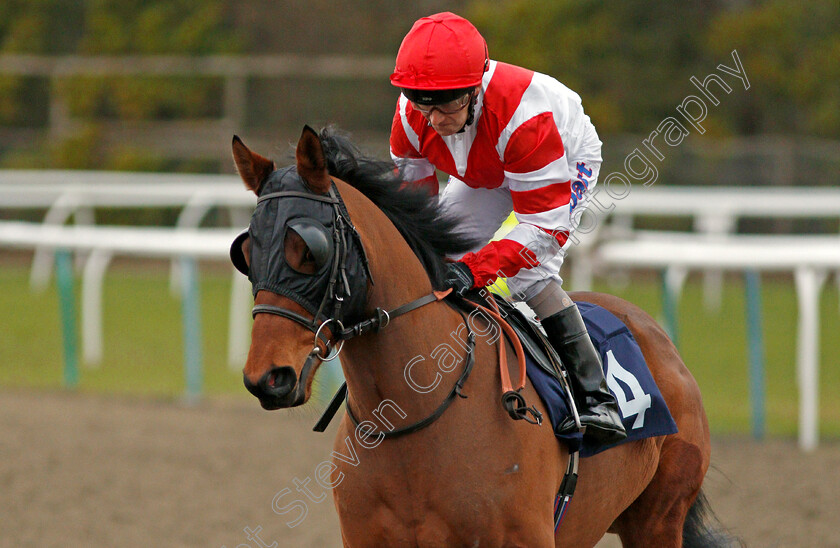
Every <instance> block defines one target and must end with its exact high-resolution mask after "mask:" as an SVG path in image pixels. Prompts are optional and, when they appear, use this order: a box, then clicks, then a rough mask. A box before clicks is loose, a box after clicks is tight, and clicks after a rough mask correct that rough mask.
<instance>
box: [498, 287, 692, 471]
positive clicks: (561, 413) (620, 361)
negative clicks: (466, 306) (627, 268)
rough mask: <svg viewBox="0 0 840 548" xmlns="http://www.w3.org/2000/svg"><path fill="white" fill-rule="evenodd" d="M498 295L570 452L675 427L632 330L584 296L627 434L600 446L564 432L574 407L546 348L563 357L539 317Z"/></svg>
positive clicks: (592, 450) (584, 310) (590, 451)
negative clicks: (531, 317) (540, 325)
mask: <svg viewBox="0 0 840 548" xmlns="http://www.w3.org/2000/svg"><path fill="white" fill-rule="evenodd" d="M496 301H497V302H498V304H499V307H500V308H501V310H502V315H503V316H504V317H505V320H507V322H508V323H509V324H510V325H511V326H512V327H513V328H514V330H515V331H516V332H517V333H518V334H519V338H520V340H521V341H522V347H523V348H524V349H525V354H526V357H525V360H526V366H527V370H528V379H529V380H530V381H531V383H532V384H533V385H534V388H535V389H536V391H537V394H539V396H540V399H542V401H543V403H544V404H545V406H546V409H547V412H548V416H549V420H550V422H551V426H552V428H553V429H554V434H555V436H557V439H559V440H560V441H562V442H563V443H566V444H567V445H568V447H569V451H570V452H573V451H576V450H580V456H581V457H590V456H592V455H595V454H596V453H600V452H601V451H604V450H606V449H609V448H610V447H615V446H616V445H621V444H622V443H627V442H630V441H637V440H640V439H644V438H652V437H655V436H665V435H668V434H674V433H676V431H677V425H676V423H674V419H673V417H671V412H670V411H669V410H668V406H667V404H666V403H665V399H664V398H663V397H662V394H661V392H660V391H659V388H658V387H657V386H656V382H654V380H653V376H652V375H651V374H650V370H649V369H648V367H647V364H646V363H645V358H644V356H642V351H641V350H640V349H639V345H638V344H637V343H636V339H634V338H633V335H632V333H630V330H629V329H628V328H627V326H626V325H624V323H622V322H621V320H619V319H618V318H617V317H616V316H614V315H613V314H612V313H611V312H609V311H608V310H606V309H604V308H602V307H600V306H598V305H595V304H592V303H587V302H581V301H578V303H577V306H578V308H579V309H580V313H581V315H582V316H583V321H584V323H585V324H586V329H587V330H588V331H589V337H590V338H591V339H592V342H593V343H594V345H595V348H596V349H597V350H598V352H599V354H600V355H601V361H602V362H603V366H604V376H605V377H606V379H607V386H608V387H609V389H610V392H612V393H613V395H615V398H616V401H617V402H618V408H619V411H620V413H621V418H622V422H623V424H624V428H625V430H627V438H626V439H624V440H622V441H621V442H619V443H617V444H614V445H607V446H598V445H595V444H590V443H589V441H588V440H587V439H583V440H582V439H581V438H582V435H581V434H580V432H560V431H559V430H560V428H559V427H560V424H562V423H563V420H564V419H565V418H566V417H567V416H568V415H569V413H571V410H570V407H569V401H568V398H567V396H566V391H565V388H564V386H563V384H562V383H561V381H560V380H559V379H558V378H557V377H556V375H555V373H554V372H553V367H554V366H553V365H552V362H551V361H550V360H549V357H548V356H547V353H548V352H550V353H552V358H553V359H554V360H556V363H559V358H558V357H557V355H556V354H555V353H554V350H553V349H551V347H550V345H549V344H548V342H547V341H546V340H545V335H543V334H542V331H539V328H538V327H537V326H536V324H535V323H533V322H532V321H530V320H528V319H527V318H526V317H525V316H524V315H523V314H522V313H521V312H520V311H519V310H518V309H516V308H515V307H513V306H512V305H511V304H509V303H508V302H506V301H503V300H502V299H498V298H497V299H496Z"/></svg>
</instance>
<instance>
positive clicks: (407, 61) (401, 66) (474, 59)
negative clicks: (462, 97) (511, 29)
mask: <svg viewBox="0 0 840 548" xmlns="http://www.w3.org/2000/svg"><path fill="white" fill-rule="evenodd" d="M489 64H490V58H489V56H488V52H487V42H485V41H484V38H483V37H482V36H481V34H480V33H479V32H478V29H476V28H475V27H474V26H473V24H472V23H470V22H469V21H467V20H466V19H464V18H463V17H460V16H458V15H455V14H454V13H450V12H444V13H436V14H434V15H430V16H429V17H423V18H422V19H418V20H417V22H415V23H414V26H412V27H411V30H410V31H408V34H406V35H405V38H403V41H402V44H401V45H400V50H399V52H397V62H396V66H395V67H394V73H393V74H391V83H392V84H393V85H395V86H397V87H399V88H403V89H424V90H441V91H442V90H455V89H463V88H472V87H476V86H478V85H480V84H481V78H482V76H483V75H484V72H486V71H487V69H488V67H489Z"/></svg>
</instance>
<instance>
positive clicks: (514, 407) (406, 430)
mask: <svg viewBox="0 0 840 548" xmlns="http://www.w3.org/2000/svg"><path fill="white" fill-rule="evenodd" d="M285 196H295V197H298V198H308V199H312V200H317V201H320V202H326V203H329V204H331V205H332V206H333V220H334V230H333V240H334V244H335V246H334V249H335V250H336V252H335V254H334V256H333V258H332V265H331V275H330V281H329V284H328V289H327V291H326V292H325V294H324V298H323V299H322V301H321V305H320V307H319V310H318V313H317V314H316V315H315V316H314V317H313V318H311V319H310V318H307V317H305V316H303V315H302V314H299V313H297V312H294V311H292V310H289V309H287V308H282V307H279V306H275V305H270V304H257V305H254V307H253V309H252V310H251V315H252V316H253V317H256V316H257V315H258V314H272V315H275V316H280V317H283V318H286V319H289V320H292V321H293V322H295V323H297V324H299V325H301V326H303V327H305V328H306V329H308V330H310V331H312V332H313V333H314V334H315V340H314V344H313V348H312V350H311V351H310V352H309V355H308V356H307V358H306V361H305V363H304V365H303V369H302V370H303V371H308V370H309V369H310V368H311V367H312V366H313V365H314V362H315V360H319V361H321V362H327V361H331V360H334V359H335V358H336V357H338V355H339V353H340V352H341V350H342V348H343V347H344V342H345V341H346V340H347V339H351V338H353V337H357V336H360V335H364V334H366V333H370V332H374V333H378V332H379V331H380V330H381V329H383V328H385V327H387V326H388V325H389V324H390V322H391V320H393V319H394V318H397V317H399V316H401V315H403V314H407V313H408V312H411V311H413V310H417V309H418V308H420V307H422V306H425V305H427V304H430V303H433V302H438V301H442V300H443V299H444V298H446V297H447V296H448V295H449V294H450V293H451V292H452V289H447V290H446V291H433V292H432V293H430V294H428V295H424V296H423V297H420V298H418V299H415V300H413V301H411V302H408V303H406V304H403V305H402V306H399V307H397V308H395V309H393V310H391V311H387V310H384V309H382V308H377V309H376V310H375V312H374V315H373V316H372V317H370V318H368V319H366V320H363V321H361V322H358V323H356V324H354V325H352V326H349V327H347V328H345V327H344V325H343V324H342V322H341V320H339V319H338V316H339V315H340V310H341V305H342V302H343V300H344V296H347V294H348V293H349V284H348V282H347V275H346V272H345V262H346V255H347V253H348V251H349V242H348V241H347V236H346V232H348V231H349V232H350V233H351V235H352V237H354V239H355V240H356V243H357V244H358V245H359V246H360V247H362V244H361V240H360V239H359V236H358V233H357V232H356V230H355V227H354V226H353V224H352V222H350V220H349V218H346V214H343V212H342V210H341V206H342V205H343V204H342V202H341V198H340V197H339V195H338V193H337V191H336V190H335V187H334V186H331V188H330V191H329V196H319V195H316V194H309V193H305V192H296V191H286V192H276V193H272V194H269V195H266V196H263V197H261V198H260V199H261V200H266V199H274V198H279V197H285ZM362 255H363V256H364V249H363V247H362ZM365 268H366V273H367V275H368V277H369V279H370V280H372V276H371V274H370V269H369V268H368V265H367V261H366V260H365ZM342 289H345V291H346V292H345V293H343V296H342V295H340V294H339V293H341V290H342ZM460 300H461V301H463V303H467V304H468V305H469V306H472V307H475V308H477V309H479V310H480V311H481V312H483V313H486V314H487V316H489V317H488V318H487V319H488V320H490V319H492V320H494V321H495V322H496V323H497V324H498V325H499V326H500V327H501V329H502V330H503V331H504V333H505V335H506V336H507V338H509V340H510V341H511V343H512V344H513V346H514V349H515V351H516V355H517V361H518V365H519V379H518V383H517V387H516V388H515V389H514V388H513V387H512V385H511V380H510V374H509V372H508V366H507V352H506V351H505V348H504V339H505V337H501V336H500V337H499V369H500V372H501V378H502V392H503V394H502V402H501V403H502V406H503V407H504V409H505V410H506V411H507V412H508V414H509V415H510V416H511V418H513V419H514V420H520V419H524V420H525V421H527V422H530V423H532V424H537V425H539V424H541V423H542V414H541V413H540V412H539V411H538V410H537V409H536V407H534V406H531V407H528V406H527V405H526V403H525V399H524V397H523V396H522V394H521V390H522V388H523V387H524V386H525V382H526V370H525V355H524V351H523V349H522V345H521V343H520V342H519V338H518V337H517V336H516V334H515V332H514V331H513V328H511V327H510V325H508V323H507V322H506V321H505V320H504V318H502V316H501V314H500V313H499V309H498V306H497V305H496V303H495V301H494V300H493V298H492V297H489V298H488V299H487V300H488V302H490V303H491V306H493V307H494V308H495V311H493V310H490V309H489V308H486V307H484V306H482V305H479V304H477V303H474V302H472V301H469V300H467V299H463V298H462V299H460ZM329 301H332V302H329ZM328 304H329V305H331V308H332V315H331V316H326V319H325V320H323V321H322V322H321V323H318V319H317V318H318V316H320V315H321V313H322V312H323V311H324V309H325V307H326V305H328ZM458 312H459V313H460V314H461V317H462V318H463V321H464V324H465V326H466V328H467V351H466V356H465V358H464V364H465V365H464V369H463V371H462V373H461V376H460V377H459V378H458V380H457V381H456V382H455V384H454V385H453V387H452V389H451V390H450V392H449V394H448V395H447V396H446V398H445V399H444V400H443V402H442V403H441V404H440V405H439V406H438V407H437V409H435V411H433V412H432V414H431V415H429V416H428V417H426V418H424V419H421V420H419V421H417V422H416V423H414V424H411V425H408V426H405V427H402V428H398V429H393V430H390V431H387V432H383V431H378V432H377V431H374V430H372V429H368V430H365V431H364V435H365V436H366V437H380V436H384V437H385V438H395V437H399V436H403V435H406V434H410V433H413V432H416V431H418V430H421V429H423V428H425V427H427V426H429V425H430V424H432V423H433V422H435V421H436V420H437V419H438V418H439V417H440V416H441V415H443V413H444V411H446V409H447V408H448V407H449V405H450V404H451V403H452V402H453V401H454V399H455V396H456V395H457V396H459V397H461V398H466V397H467V396H465V395H463V394H462V393H461V389H462V388H463V385H464V383H465V382H466V380H467V377H469V375H470V372H471V371H472V368H473V365H474V363H475V355H474V350H475V333H474V332H473V331H472V329H470V325H469V322H468V321H467V318H466V317H465V315H464V313H463V312H462V311H461V310H458ZM331 324H334V327H333V328H330V333H331V337H327V336H326V334H325V333H324V330H325V329H326V328H329V326H330V325H331ZM333 339H334V340H337V341H339V344H338V345H337V346H336V347H333V345H332V340H333ZM319 343H322V344H323V349H324V353H322V347H321V345H320V344H319ZM342 400H346V401H347V414H348V416H349V417H350V420H351V421H352V422H353V424H354V426H358V425H359V420H358V419H357V418H356V416H355V415H354V414H353V412H352V410H351V409H350V403H349V394H348V390H347V383H346V382H345V383H342V385H341V387H340V388H339V389H338V391H337V392H336V394H335V395H334V396H333V398H332V400H331V401H330V403H329V405H328V406H327V408H326V410H325V411H324V414H323V415H322V416H321V418H320V420H319V421H318V423H317V424H316V425H315V427H314V428H313V430H315V431H316V432H323V431H324V430H325V429H326V428H327V426H328V425H329V423H330V421H331V420H332V418H333V417H334V416H335V414H336V412H337V411H338V408H339V407H340V406H341V402H342ZM529 414H530V415H531V416H532V417H533V418H531V417H528V415H529Z"/></svg>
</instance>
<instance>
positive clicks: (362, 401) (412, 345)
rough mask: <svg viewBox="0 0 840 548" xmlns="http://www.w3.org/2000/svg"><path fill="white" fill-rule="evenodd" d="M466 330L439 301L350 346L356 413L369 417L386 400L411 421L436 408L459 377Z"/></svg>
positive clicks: (346, 362) (348, 374)
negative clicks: (410, 417) (413, 417)
mask: <svg viewBox="0 0 840 548" xmlns="http://www.w3.org/2000/svg"><path fill="white" fill-rule="evenodd" d="M466 331H467V330H466V328H465V327H464V322H463V320H462V318H461V316H460V315H459V314H458V313H457V312H455V311H454V310H452V309H451V308H450V307H449V306H447V305H445V304H444V303H442V302H436V303H432V304H428V305H426V306H424V307H422V308H420V309H417V310H414V311H412V312H410V313H409V314H408V315H406V316H402V317H399V318H396V319H394V320H393V321H392V322H391V323H390V324H389V325H388V326H387V327H386V328H385V329H384V330H383V331H382V332H380V333H378V334H370V335H367V336H365V337H363V338H361V339H358V340H356V341H349V342H348V343H347V349H346V350H345V355H343V358H342V366H343V368H344V375H345V378H346V380H347V388H348V390H349V393H350V401H351V405H352V406H353V411H354V413H355V414H356V415H357V416H359V418H360V419H361V418H369V417H371V412H372V411H373V410H376V409H378V408H379V406H380V405H382V403H383V402H384V401H386V400H389V401H390V402H393V403H394V404H396V406H398V407H399V409H401V410H403V411H404V412H405V413H406V414H408V415H409V416H416V415H417V414H422V413H425V412H428V411H429V410H430V409H434V407H436V406H437V405H438V404H439V403H440V401H438V400H440V398H441V397H442V396H441V395H442V394H443V393H444V392H446V391H448V390H449V388H450V387H451V385H452V383H454V382H455V380H457V378H458V376H459V375H460V372H461V370H462V366H463V359H464V357H465V355H466V348H467V343H466V339H467V336H466Z"/></svg>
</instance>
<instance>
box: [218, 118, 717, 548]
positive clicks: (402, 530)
mask: <svg viewBox="0 0 840 548" xmlns="http://www.w3.org/2000/svg"><path fill="white" fill-rule="evenodd" d="M233 156H234V160H235V163H236V167H237V170H238V172H239V174H240V176H241V177H242V179H243V181H244V183H245V186H246V187H247V189H249V190H250V191H253V192H254V193H255V194H257V195H258V196H259V202H258V205H257V210H256V211H255V213H254V217H253V218H252V222H251V226H250V228H249V230H248V232H246V233H243V234H242V235H241V236H240V237H239V238H237V240H236V241H235V242H234V245H233V246H232V247H231V257H232V260H233V262H234V264H235V265H236V266H237V268H239V269H240V270H241V271H243V272H244V273H246V274H248V275H249V277H250V278H251V281H252V284H253V286H254V293H255V307H254V323H253V328H252V341H251V346H250V350H249V353H248V357H247V361H246V363H245V367H244V371H243V372H244V382H245V385H246V387H247V388H248V390H249V391H251V392H252V393H253V394H254V395H255V396H256V397H257V398H258V399H259V401H260V403H261V404H262V406H263V407H264V408H265V409H278V408H288V407H293V406H297V405H301V404H303V403H305V402H306V401H307V400H308V399H309V397H310V395H311V393H312V381H313V378H314V376H315V373H316V371H317V369H318V366H319V365H320V363H321V362H322V361H323V360H325V359H329V356H327V355H326V354H327V353H331V354H335V352H336V351H339V350H340V351H341V352H342V354H341V360H340V362H341V367H342V368H343V371H344V376H345V378H346V384H347V391H348V396H347V400H346V401H347V408H346V411H345V413H344V415H343V417H342V419H341V423H340V426H339V427H338V431H337V433H336V438H335V444H334V448H335V451H334V452H333V460H332V464H331V465H327V467H326V468H324V469H323V470H320V472H319V477H320V478H321V479H322V480H323V482H324V483H322V484H321V485H324V484H327V485H329V486H330V487H332V491H333V497H334V502H335V507H336V509H337V512H338V517H339V521H340V526H341V538H342V542H343V545H344V546H347V547H354V548H355V547H367V546H370V547H382V546H423V547H427V546H428V547H431V546H506V547H513V546H521V547H528V548H536V547H548V546H571V547H583V546H594V545H595V544H596V543H597V542H598V541H599V540H600V539H601V537H602V536H603V535H604V534H605V533H607V532H609V533H616V534H618V535H619V537H620V539H621V541H622V543H623V545H624V546H629V547H641V546H644V547H652V546H653V547H679V546H722V545H726V544H727V542H728V539H729V537H728V536H727V534H726V533H725V532H724V531H722V530H721V529H720V528H719V527H718V525H717V523H716V521H714V517H713V515H711V516H710V515H709V514H710V509H709V508H708V505H707V503H706V501H705V498H704V497H703V495H702V493H701V484H702V483H703V478H704V476H705V473H706V470H707V468H708V467H709V459H710V441H709V426H708V421H707V418H706V414H705V411H704V409H703V404H702V402H701V398H700V390H699V388H698V386H697V383H696V381H695V380H694V378H693V377H692V375H691V373H690V372H689V371H688V369H687V368H686V366H685V365H684V364H683V362H682V360H681V358H680V356H679V354H678V353H677V350H676V348H675V347H674V345H673V344H672V343H671V341H670V340H669V338H668V337H667V336H666V334H665V332H664V331H663V330H662V329H661V328H660V326H658V325H657V324H656V322H655V321H654V320H653V319H652V318H651V317H650V316H648V315H647V314H646V313H645V312H643V311H642V310H641V309H639V308H638V307H636V306H634V305H632V304H630V303H628V302H626V301H623V300H621V299H619V298H617V297H614V296H609V295H604V294H598V293H573V294H572V296H573V298H574V299H575V300H577V301H587V302H591V303H595V304H597V305H600V306H602V307H604V308H606V309H607V310H609V311H610V312H612V314H614V315H615V316H617V317H618V318H620V319H621V320H622V321H623V322H624V323H625V324H626V325H627V326H628V327H629V328H630V330H631V332H632V334H633V335H634V336H635V339H636V341H637V342H638V344H639V346H640V348H641V350H642V353H643V355H644V357H645V359H646V361H647V364H648V366H649V368H650V369H651V371H652V374H653V377H654V379H655V381H656V383H657V385H658V386H659V389H660V390H661V392H662V394H663V396H664V398H665V401H666V402H667V405H668V408H669V409H670V412H671V415H672V416H673V418H674V420H675V422H676V424H677V426H678V429H679V431H678V433H675V434H672V435H668V436H660V437H654V438H648V439H644V440H641V441H635V442H628V443H625V444H622V445H619V446H617V447H615V448H612V449H609V450H607V451H604V452H601V453H598V454H597V455H594V456H592V457H588V458H584V459H581V461H580V465H579V470H578V472H579V476H578V483H577V491H576V493H575V496H574V500H573V503H572V504H571V505H570V506H569V508H568V511H567V512H566V515H565V517H564V521H563V522H562V524H561V526H560V527H559V528H558V529H557V530H556V531H555V527H554V523H553V515H552V514H553V504H554V500H555V494H556V493H557V491H558V487H559V486H560V483H561V481H562V479H563V477H564V473H565V471H566V468H567V464H568V462H569V451H568V449H567V448H566V447H565V446H563V445H561V444H560V443H558V441H557V439H556V438H555V436H554V433H553V432H552V429H551V428H550V427H549V428H546V427H538V426H534V425H532V424H528V423H527V422H526V421H514V420H511V417H510V416H509V415H508V413H506V412H505V410H504V409H503V407H502V406H501V405H500V403H499V402H500V398H501V395H502V389H501V387H500V380H501V379H500V375H501V373H500V368H499V365H498V364H499V362H498V359H499V356H498V353H497V352H498V349H497V345H496V343H495V342H494V343H493V344H491V343H490V342H489V341H484V343H482V342H481V341H479V342H478V343H477V344H473V345H472V346H471V347H469V346H468V345H467V343H466V341H465V340H464V337H465V334H464V332H465V330H464V324H465V318H464V315H463V314H462V313H461V312H459V311H458V310H456V309H455V308H454V307H452V306H448V305H447V304H446V303H445V302H440V301H439V299H440V296H441V294H440V293H434V291H435V290H440V289H442V284H443V272H444V261H443V259H442V258H441V257H443V256H445V255H446V254H448V253H455V252H459V251H460V252H463V251H465V250H466V249H467V247H469V246H472V245H474V244H475V242H468V241H466V240H465V239H464V238H462V237H460V236H458V235H457V233H456V228H457V223H456V221H455V220H453V219H450V218H448V217H447V216H446V215H445V212H442V211H441V210H440V209H439V208H438V205H437V199H436V198H434V197H429V196H428V195H427V194H426V192H425V191H424V190H416V189H412V188H407V187H406V185H404V184H403V183H402V180H401V179H400V176H399V173H397V172H395V170H394V166H393V164H391V163H389V162H384V161H378V160H375V159H371V158H366V157H364V156H362V155H361V153H360V152H359V150H358V149H357V148H356V147H355V146H354V145H352V144H351V143H350V141H349V140H348V139H347V138H346V137H344V136H342V135H339V134H337V133H335V132H333V131H332V130H330V129H327V130H324V131H323V132H322V133H321V134H320V135H319V134H318V133H316V132H315V131H314V130H312V129H311V128H309V127H305V128H304V131H303V134H302V136H301V138H300V140H299V142H298V143H297V147H296V152H295V156H296V162H295V164H294V165H293V166H288V167H285V168H280V169H278V168H277V166H276V165H275V164H274V163H273V162H272V161H271V160H269V159H267V158H265V157H263V156H261V155H259V154H257V153H255V152H252V151H251V150H250V149H249V148H248V147H247V146H245V144H244V143H243V142H242V141H241V140H240V139H239V138H238V137H234V139H233ZM278 265H279V266H278ZM350 278H352V279H350ZM426 296H430V297H429V298H426ZM406 303H413V304H412V305H411V306H408V307H406V306H404V305H406ZM401 307H402V308H401ZM412 307H413V308H412ZM406 308H412V309H411V310H410V312H406ZM330 309H331V310H332V311H331V312H330ZM339 309H340V310H339ZM388 311H390V313H389V312H388ZM395 312H399V314H402V313H404V312H405V314H404V315H400V316H399V317H397V316H398V314H397V313H395ZM350 324H353V327H349V325H350ZM479 324H480V322H476V323H475V326H474V327H475V330H476V331H478V332H479V335H482V333H483V332H481V329H483V328H482V326H481V325H479ZM468 327H469V326H468ZM485 327H486V326H485ZM313 333H315V335H314V337H313ZM452 334H459V335H458V338H459V340H460V343H458V342H457V341H456V342H452V339H451V338H450V337H451V336H452ZM339 335H341V336H340V337H339ZM353 335H356V336H353ZM474 335H475V333H473V334H472V335H471V337H473V340H474ZM339 338H340V339H346V341H344V342H338V339H339ZM446 341H449V343H450V346H448V348H449V349H450V352H447V353H446V354H447V355H446V356H443V357H441V356H440V354H441V352H440V348H441V343H442V342H446ZM453 349H454V350H453ZM464 349H467V350H464ZM436 351H437V353H438V355H435V352H436ZM505 352H507V353H508V354H509V356H508V358H509V359H508V363H509V364H510V365H509V368H510V373H511V374H515V373H516V371H515V369H516V356H515V355H514V354H513V351H512V350H511V349H510V347H509V346H508V347H507V350H505ZM468 362H469V363H468ZM468 367H471V368H472V374H471V375H470V376H469V377H468V378H466V380H465V375H464V374H463V373H464V371H465V370H466V369H467V368H468ZM407 371H408V372H407ZM409 372H410V375H409ZM467 372H468V371H467ZM459 374H460V375H461V376H460V377H459ZM409 377H410V378H409ZM418 387H423V388H428V390H425V391H424V390H418ZM431 387H434V389H432V388H431ZM447 393H448V394H449V395H448V396H446V394H447ZM522 394H523V396H524V398H525V399H526V400H527V401H528V402H530V403H533V404H534V405H535V406H536V408H537V409H538V410H539V411H540V412H542V413H545V409H544V408H543V404H542V402H541V401H540V399H539V397H538V396H537V394H536V392H535V391H534V390H533V388H532V387H531V385H530V384H528V385H527V386H526V387H525V388H524V389H523V391H522ZM453 395H454V397H453ZM457 396H460V397H457ZM445 397H446V399H445ZM452 400H454V401H452ZM442 401H444V403H446V402H451V405H449V406H448V407H446V406H444V405H442V403H441V402H442ZM447 405H448V403H447ZM441 409H445V411H441ZM348 412H349V413H348ZM424 419H425V420H426V423H424V424H421V426H425V427H424V428H423V427H420V428H414V429H408V430H407V431H406V432H405V433H406V434H407V435H402V436H399V437H397V436H394V437H387V438H386V437H385V436H384V435H383V434H384V433H387V432H390V431H394V430H400V428H403V429H405V426H406V425H412V424H413V425H415V426H416V425H417V423H418V422H420V423H423V420H424ZM435 419H436V420H435ZM323 466H324V465H322V467H323ZM707 512H708V513H707Z"/></svg>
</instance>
